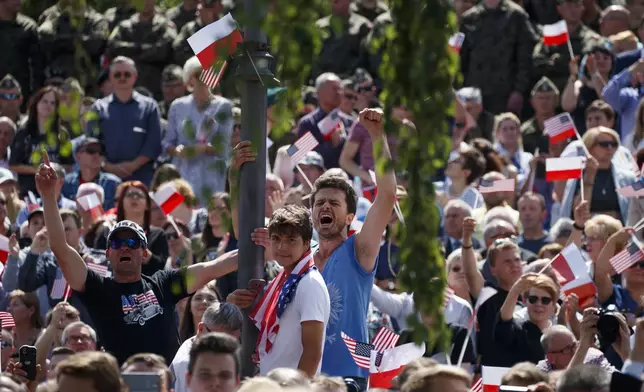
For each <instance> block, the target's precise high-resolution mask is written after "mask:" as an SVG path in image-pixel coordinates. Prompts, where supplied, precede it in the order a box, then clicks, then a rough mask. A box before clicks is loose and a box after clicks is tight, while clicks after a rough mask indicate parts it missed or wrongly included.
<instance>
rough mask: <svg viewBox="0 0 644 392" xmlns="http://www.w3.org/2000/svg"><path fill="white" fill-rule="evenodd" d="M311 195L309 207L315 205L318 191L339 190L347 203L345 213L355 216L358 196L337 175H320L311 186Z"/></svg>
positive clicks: (345, 181) (343, 179)
mask: <svg viewBox="0 0 644 392" xmlns="http://www.w3.org/2000/svg"><path fill="white" fill-rule="evenodd" d="M313 187H314V188H315V189H314V190H313V194H312V195H311V207H313V206H314V205H315V196H317V193H318V191H319V190H320V189H325V188H331V189H339V190H341V191H343V192H344V194H345V196H346V202H347V212H348V213H349V214H355V213H356V211H357V209H358V194H357V193H356V190H355V189H353V186H352V185H351V184H350V183H349V182H348V181H347V180H346V179H345V178H343V177H340V176H337V175H328V174H322V175H321V176H320V177H318V179H317V180H316V181H315V185H314V186H313Z"/></svg>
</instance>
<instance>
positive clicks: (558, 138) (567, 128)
mask: <svg viewBox="0 0 644 392" xmlns="http://www.w3.org/2000/svg"><path fill="white" fill-rule="evenodd" d="M543 127H544V128H545V130H546V134H547V135H548V136H549V137H550V143H559V142H562V141H564V140H566V139H569V138H571V137H574V136H575V135H576V134H577V131H576V128H575V123H574V122H573V121H572V117H570V114H569V113H561V114H558V115H556V116H554V117H552V118H550V119H548V120H546V121H544V122H543Z"/></svg>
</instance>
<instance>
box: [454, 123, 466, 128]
mask: <svg viewBox="0 0 644 392" xmlns="http://www.w3.org/2000/svg"><path fill="white" fill-rule="evenodd" d="M454 127H455V128H458V129H463V128H465V123H464V122H456V123H454Z"/></svg>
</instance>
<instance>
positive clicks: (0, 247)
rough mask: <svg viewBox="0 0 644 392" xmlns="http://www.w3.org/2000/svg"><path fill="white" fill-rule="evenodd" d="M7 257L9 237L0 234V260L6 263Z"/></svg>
mask: <svg viewBox="0 0 644 392" xmlns="http://www.w3.org/2000/svg"><path fill="white" fill-rule="evenodd" d="M8 258H9V238H7V237H5V236H3V235H1V234H0V262H1V263H3V264H4V263H6V262H7V259H8Z"/></svg>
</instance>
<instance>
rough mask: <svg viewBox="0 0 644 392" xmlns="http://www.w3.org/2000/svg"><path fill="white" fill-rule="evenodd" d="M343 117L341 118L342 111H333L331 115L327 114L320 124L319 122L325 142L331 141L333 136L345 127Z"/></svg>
mask: <svg viewBox="0 0 644 392" xmlns="http://www.w3.org/2000/svg"><path fill="white" fill-rule="evenodd" d="M343 126H344V125H343V123H342V117H341V116H340V110H338V109H333V110H332V111H331V113H329V114H327V116H326V117H324V118H323V119H322V120H321V121H320V122H318V129H319V130H320V133H322V137H324V140H326V141H329V140H331V136H333V134H334V133H335V131H337V130H338V129H341V128H342V127H343Z"/></svg>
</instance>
